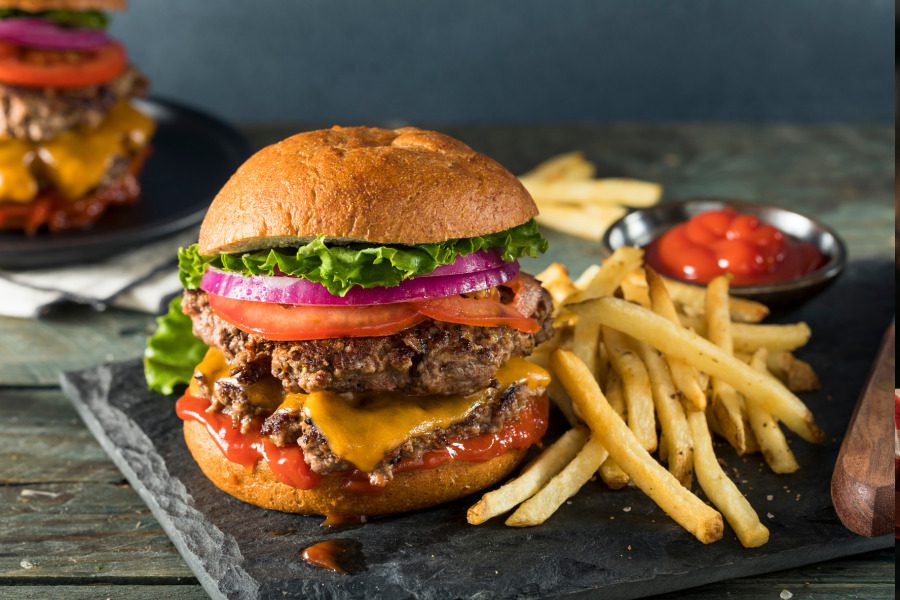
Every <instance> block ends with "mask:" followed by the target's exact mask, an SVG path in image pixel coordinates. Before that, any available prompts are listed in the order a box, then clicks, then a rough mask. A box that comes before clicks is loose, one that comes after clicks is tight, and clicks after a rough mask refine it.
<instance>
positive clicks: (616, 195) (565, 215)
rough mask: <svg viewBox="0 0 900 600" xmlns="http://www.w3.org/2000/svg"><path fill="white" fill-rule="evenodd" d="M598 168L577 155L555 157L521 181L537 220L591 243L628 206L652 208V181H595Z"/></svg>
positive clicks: (656, 190)
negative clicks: (533, 207)
mask: <svg viewBox="0 0 900 600" xmlns="http://www.w3.org/2000/svg"><path fill="white" fill-rule="evenodd" d="M596 170H597V169H596V167H595V166H594V164H593V163H591V162H590V161H588V160H587V159H585V157H584V155H583V154H582V153H580V152H568V153H566V154H561V155H559V156H555V157H553V158H551V159H549V160H547V161H545V162H543V163H541V164H540V165H538V166H537V167H535V168H534V169H532V170H531V171H529V172H528V173H525V174H524V175H522V176H521V177H520V178H519V180H520V181H521V182H522V185H524V186H525V188H526V189H527V190H528V192H529V193H530V194H531V196H532V197H533V198H534V201H535V203H537V205H538V207H539V208H540V213H539V214H538V216H537V221H538V223H540V224H541V225H544V226H546V227H550V228H551V229H556V230H558V231H562V232H563V233H568V234H570V235H575V236H578V237H582V238H585V239H590V240H598V239H600V237H602V235H603V233H604V232H605V231H606V229H607V228H608V227H609V226H610V225H611V224H612V223H614V222H615V221H617V220H618V219H620V218H621V217H623V216H624V215H625V213H626V212H627V209H626V207H628V206H650V205H653V204H656V203H657V202H658V201H659V198H660V196H661V195H662V187H661V186H660V185H658V184H656V183H649V182H646V181H638V180H636V179H594V175H595V174H596Z"/></svg>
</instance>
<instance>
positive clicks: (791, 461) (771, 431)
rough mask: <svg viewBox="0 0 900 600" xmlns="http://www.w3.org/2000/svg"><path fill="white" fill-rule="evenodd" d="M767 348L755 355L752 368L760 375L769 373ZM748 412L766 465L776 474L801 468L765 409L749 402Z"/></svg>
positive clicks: (779, 429) (751, 363)
mask: <svg viewBox="0 0 900 600" xmlns="http://www.w3.org/2000/svg"><path fill="white" fill-rule="evenodd" d="M766 354H768V353H767V351H766V349H765V348H760V349H759V350H757V351H756V354H754V355H753V359H752V360H751V362H750V366H751V367H753V368H754V369H756V370H757V371H759V372H760V373H768V369H767V368H766ZM747 412H748V415H749V418H750V426H751V427H752V428H753V432H754V433H755V434H756V439H757V440H758V441H759V447H760V449H761V450H762V455H763V458H765V459H766V464H768V465H769V468H770V469H772V471H774V472H775V473H793V472H794V471H796V470H797V469H799V468H800V465H799V464H797V459H796V458H794V453H793V452H791V449H790V447H789V446H788V443H787V440H786V439H785V437H784V433H782V432H781V428H780V427H778V422H777V421H776V420H775V419H773V418H772V415H770V414H769V413H767V412H766V411H765V409H764V408H763V407H761V406H759V405H758V404H757V402H756V401H755V400H753V399H748V400H747Z"/></svg>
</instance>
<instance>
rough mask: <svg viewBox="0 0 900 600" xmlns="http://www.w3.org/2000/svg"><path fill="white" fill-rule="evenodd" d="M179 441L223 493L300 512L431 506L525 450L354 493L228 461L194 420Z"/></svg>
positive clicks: (476, 486)
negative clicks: (305, 486)
mask: <svg viewBox="0 0 900 600" xmlns="http://www.w3.org/2000/svg"><path fill="white" fill-rule="evenodd" d="M184 440H185V442H187V446H188V449H189V450H190V451H191V454H192V455H193V456H194V460H196V461H197V464H198V465H200V469H201V470H202V471H203V473H204V475H206V476H207V477H208V478H209V480H210V481H212V482H213V483H214V484H215V485H216V487H218V488H219V489H220V490H222V491H223V492H225V493H227V494H230V495H232V496H234V497H235V498H237V499H239V500H243V501H244V502H249V503H250V504H255V505H256V506H260V507H262V508H267V509H271V510H280V511H283V512H290V513H298V514H302V515H329V514H338V515H384V514H390V513H398V512H406V511H410V510H417V509H420V508H427V507H429V506H435V505H437V504H441V503H443V502H449V501H450V500H455V499H457V498H462V497H463V496H467V495H469V494H473V493H475V492H477V491H479V490H482V489H484V488H486V487H489V486H491V485H493V484H494V483H496V482H498V481H500V480H501V479H503V478H504V477H506V476H507V475H509V473H510V472H511V471H512V470H513V469H514V468H515V467H516V466H517V465H518V464H519V463H520V462H521V461H522V459H523V458H524V457H525V452H526V451H525V450H510V451H509V452H506V453H504V454H501V455H500V456H497V457H495V458H492V459H491V460H487V461H483V462H469V461H463V460H457V461H451V462H447V463H444V464H443V465H441V466H439V467H435V468H433V469H417V470H414V471H404V472H402V473H397V474H395V475H394V479H393V480H392V481H391V482H390V483H388V485H387V486H386V487H385V488H384V491H383V492H381V493H379V494H359V493H354V492H350V491H347V490H344V489H341V485H342V484H343V482H344V481H345V479H344V477H342V476H340V475H326V476H324V477H322V480H321V481H320V482H319V485H317V486H316V487H315V488H313V489H311V490H301V489H299V488H295V487H292V486H289V485H286V484H284V483H281V482H280V481H278V480H277V479H276V478H275V475H274V474H273V473H272V470H271V469H270V468H269V465H268V463H266V461H264V460H260V461H258V462H257V463H256V466H255V467H253V468H252V469H250V468H245V467H243V466H242V465H239V464H237V463H233V462H231V461H230V460H228V459H226V458H225V456H224V455H223V454H222V451H221V450H220V449H219V447H218V446H217V445H216V443H215V441H214V440H213V438H212V437H211V436H210V435H209V432H208V431H207V430H206V427H205V426H204V425H203V424H201V423H198V422H196V421H185V422H184Z"/></svg>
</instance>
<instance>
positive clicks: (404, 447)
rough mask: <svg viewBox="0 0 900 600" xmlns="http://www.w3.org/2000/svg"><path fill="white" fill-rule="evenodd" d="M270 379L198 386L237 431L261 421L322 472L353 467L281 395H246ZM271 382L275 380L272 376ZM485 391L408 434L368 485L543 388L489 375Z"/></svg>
mask: <svg viewBox="0 0 900 600" xmlns="http://www.w3.org/2000/svg"><path fill="white" fill-rule="evenodd" d="M198 379H199V381H200V383H201V384H202V383H205V382H203V381H202V376H198ZM273 382H274V380H272V379H271V378H269V380H268V381H267V380H261V381H259V382H257V383H255V384H250V385H243V384H241V383H240V382H239V381H238V380H237V379H236V378H234V377H230V378H225V379H220V380H219V381H217V382H216V383H215V385H213V386H207V385H201V386H199V387H200V389H202V390H203V393H204V394H205V395H207V397H208V398H209V399H210V408H209V410H211V411H215V412H220V411H221V412H223V413H225V414H228V415H229V416H230V417H231V419H232V423H233V425H234V426H235V427H236V428H239V429H241V431H243V432H245V433H246V432H247V431H249V430H252V429H253V428H254V427H261V429H260V432H261V433H262V434H263V435H265V436H267V437H268V438H269V439H270V440H271V441H272V442H273V443H274V444H275V445H276V446H279V447H286V446H291V445H293V444H298V445H299V446H300V447H301V448H302V449H303V456H304V458H305V460H306V463H307V464H308V465H309V467H310V469H311V470H312V471H314V472H316V473H319V474H321V475H325V474H328V473H334V472H341V471H351V470H353V469H354V466H353V465H352V464H350V463H348V462H347V461H344V460H342V459H341V458H340V457H339V456H337V455H336V454H335V453H334V452H333V451H332V450H331V448H330V446H329V445H328V440H327V439H326V438H325V436H324V435H323V434H322V432H321V431H320V430H319V429H318V428H317V427H316V425H315V423H314V422H313V421H312V420H311V419H310V418H308V417H306V416H305V415H303V414H302V413H300V412H297V411H294V410H288V409H278V410H276V408H277V402H278V401H279V400H280V396H278V395H276V394H271V395H270V398H272V399H274V401H271V402H268V403H259V402H253V401H251V399H250V397H249V396H250V395H252V394H253V391H252V388H253V387H254V386H260V385H262V386H270V385H271V383H273ZM274 383H275V384H276V385H277V382H274ZM210 387H211V388H212V389H211V391H210ZM248 390H250V391H249V393H248ZM484 393H485V396H484V398H483V399H482V400H481V401H480V402H479V403H478V404H477V405H476V406H475V407H474V408H472V410H471V411H470V412H469V413H468V415H467V416H466V417H465V419H463V420H462V421H460V422H458V423H455V424H453V425H451V426H450V427H448V428H446V429H436V430H434V431H430V432H428V433H425V434H423V435H420V436H415V437H410V438H407V439H406V440H405V441H404V442H403V443H402V444H400V445H399V446H398V447H397V448H395V449H394V450H392V451H391V452H389V453H388V454H387V455H386V456H385V457H384V458H383V459H382V461H381V462H380V463H379V464H378V465H377V466H376V467H375V468H374V469H373V470H372V471H371V472H370V473H369V474H368V475H369V481H370V482H371V483H372V484H373V485H384V484H385V483H386V482H388V481H390V480H391V479H392V478H393V470H394V466H395V465H397V464H398V463H399V462H400V461H402V460H407V459H408V460H413V461H415V460H418V459H419V458H421V457H422V455H423V454H425V453H427V452H429V451H432V450H439V449H441V448H445V447H446V446H447V445H448V444H449V443H450V440H451V439H468V438H472V437H475V436H479V435H483V434H487V433H496V432H497V431H500V430H501V429H502V428H503V427H504V426H505V425H507V424H508V423H513V422H515V421H516V420H517V419H518V417H519V414H520V413H521V412H522V411H523V410H524V409H525V408H526V407H527V406H528V404H529V403H530V402H532V401H533V400H534V399H535V398H537V397H538V396H541V395H543V394H544V393H545V391H544V389H543V388H536V389H531V388H529V387H528V386H527V385H525V384H522V383H514V384H512V385H510V386H509V387H507V388H505V389H500V387H499V386H498V385H497V382H496V380H494V381H492V382H491V384H490V385H489V386H488V387H487V389H486V390H485V392H484ZM260 423H261V425H260Z"/></svg>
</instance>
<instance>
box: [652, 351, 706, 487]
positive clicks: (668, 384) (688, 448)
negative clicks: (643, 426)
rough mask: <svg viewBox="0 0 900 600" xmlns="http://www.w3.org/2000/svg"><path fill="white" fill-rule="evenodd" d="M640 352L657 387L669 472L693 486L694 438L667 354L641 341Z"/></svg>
mask: <svg viewBox="0 0 900 600" xmlns="http://www.w3.org/2000/svg"><path fill="white" fill-rule="evenodd" d="M638 353H639V354H640V355H641V358H642V359H643V361H644V364H645V365H646V366H647V373H648V374H649V375H650V383H651V386H652V388H653V402H654V404H655V406H656V414H657V415H659V423H660V427H661V429H662V434H661V435H660V442H659V443H660V446H662V445H663V440H665V447H666V462H667V463H668V464H669V472H670V473H672V475H674V476H675V477H676V478H677V479H678V481H680V482H681V485H683V486H684V487H686V488H688V489H690V487H691V471H692V470H693V460H694V457H693V453H694V450H693V447H694V444H693V441H692V438H691V432H690V430H689V429H688V423H687V419H686V418H685V416H684V409H683V408H682V407H681V402H679V400H678V398H679V396H678V391H677V390H676V389H675V385H674V384H673V383H672V377H671V376H670V375H669V367H668V366H667V365H666V361H665V360H664V359H663V357H662V356H661V355H660V354H659V352H657V351H656V350H654V349H653V348H651V347H649V346H648V345H647V344H644V343H642V342H638Z"/></svg>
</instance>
